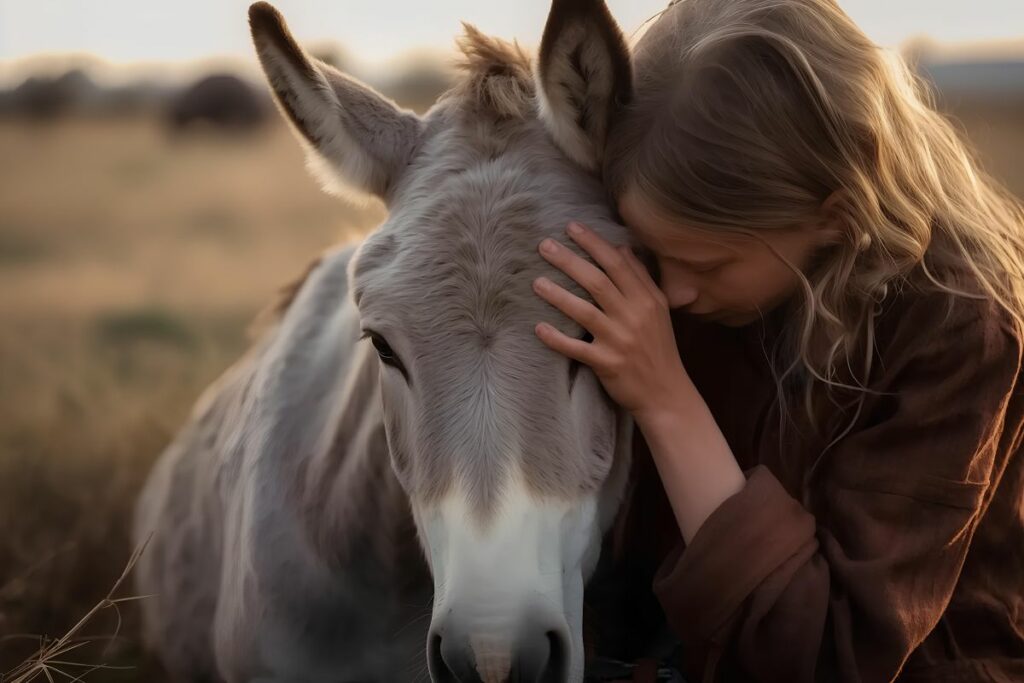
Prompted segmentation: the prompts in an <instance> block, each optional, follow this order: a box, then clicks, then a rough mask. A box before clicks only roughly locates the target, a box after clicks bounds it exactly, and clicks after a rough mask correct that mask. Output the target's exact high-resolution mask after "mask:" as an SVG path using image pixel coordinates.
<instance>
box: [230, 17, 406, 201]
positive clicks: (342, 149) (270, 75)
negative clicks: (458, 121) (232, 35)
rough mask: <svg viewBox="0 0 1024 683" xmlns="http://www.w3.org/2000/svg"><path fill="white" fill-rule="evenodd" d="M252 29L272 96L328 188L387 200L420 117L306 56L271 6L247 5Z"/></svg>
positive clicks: (257, 52)
mask: <svg viewBox="0 0 1024 683" xmlns="http://www.w3.org/2000/svg"><path fill="white" fill-rule="evenodd" d="M249 28H250V30H251V31H252V40H253V43H254V44H255V46H256V54H257V55H258V56H259V60H260V65H261V66H262V67H263V72H264V73H265V74H266V76H267V80H268V81H269V82H270V88H271V90H272V91H273V93H274V99H275V100H276V101H277V104H278V106H279V107H280V109H281V111H282V112H283V113H284V114H285V116H286V117H287V118H288V120H289V121H290V122H291V123H292V125H293V126H294V127H295V130H296V131H298V133H299V135H300V136H301V139H302V140H303V141H304V142H305V143H306V146H307V148H308V150H309V151H310V154H309V160H310V165H311V167H312V168H313V170H314V172H315V173H316V174H317V175H318V176H320V178H321V180H323V181H324V183H325V186H327V188H328V189H330V190H336V191H340V192H344V191H345V190H352V191H355V193H356V194H357V195H358V194H363V195H365V194H371V195H375V196H377V197H380V198H381V199H383V200H385V201H387V200H388V199H389V197H390V194H391V191H392V189H393V188H394V187H395V185H396V181H397V180H398V178H399V177H400V175H401V173H402V171H403V169H404V168H405V167H406V165H407V164H408V162H409V160H410V159H411V158H412V155H413V153H414V152H415V150H416V147H417V145H418V143H419V139H420V135H421V132H422V129H423V123H422V121H421V119H420V118H419V117H418V116H416V115H415V114H414V113H412V112H410V111H408V110H404V109H400V108H399V107H398V106H397V105H396V104H395V103H394V102H393V101H391V100H389V99H387V98H385V97H384V96H383V95H381V94H380V93H378V92H376V91H375V90H373V89H372V88H370V87H369V86H367V85H364V84H362V83H360V82H358V81H356V80H355V79H353V78H351V77H349V76H346V75H345V74H343V73H341V72H340V71H338V70H337V69H335V68H334V67H332V66H330V65H328V64H325V63H323V62H321V61H319V60H317V59H314V58H313V57H310V56H309V55H308V54H306V52H305V51H304V50H303V49H302V48H301V47H299V45H298V43H296V42H295V39H294V38H293V37H292V35H291V33H290V32H289V31H288V27H287V25H286V24H285V22H284V18H283V17H282V16H281V14H280V13H279V12H278V11H277V10H276V9H275V8H274V7H273V6H271V5H270V4H269V3H266V2H257V3H255V4H253V5H252V6H250V7H249Z"/></svg>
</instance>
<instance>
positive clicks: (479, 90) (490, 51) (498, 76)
mask: <svg viewBox="0 0 1024 683" xmlns="http://www.w3.org/2000/svg"><path fill="white" fill-rule="evenodd" d="M462 26H463V30H464V33H463V35H462V36H460V37H459V38H458V39H456V44H457V45H458V48H459V52H460V53H461V55H462V57H461V59H459V60H458V62H456V66H457V68H458V70H459V71H460V72H461V78H460V79H459V80H458V81H457V82H456V84H455V86H454V87H453V88H452V89H451V91H449V94H453V95H455V96H457V97H459V98H461V99H462V100H463V102H464V103H465V104H468V105H471V106H474V108H476V109H478V110H481V111H490V112H492V113H495V114H497V115H499V116H508V117H517V118H525V117H526V116H529V115H530V113H531V112H532V111H533V94H534V81H533V61H532V60H531V58H530V56H529V55H528V54H527V53H526V52H525V51H524V50H523V48H522V47H520V45H519V43H517V42H511V43H510V42H508V41H505V40H502V39H500V38H495V37H493V36H488V35H486V34H484V33H482V32H481V31H480V30H479V29H477V28H476V27H475V26H473V25H472V24H466V23H463V25H462Z"/></svg>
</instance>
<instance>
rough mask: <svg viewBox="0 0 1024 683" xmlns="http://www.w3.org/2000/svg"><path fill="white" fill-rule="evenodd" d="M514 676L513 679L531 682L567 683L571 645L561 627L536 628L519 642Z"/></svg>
mask: <svg viewBox="0 0 1024 683" xmlns="http://www.w3.org/2000/svg"><path fill="white" fill-rule="evenodd" d="M513 671H514V672H515V675H514V676H512V678H511V680H514V681H528V682H529V683H566V681H567V680H568V679H569V647H568V644H567V639H566V637H565V635H564V634H563V633H562V632H561V631H559V630H550V631H547V632H543V631H539V630H538V631H534V632H533V633H531V634H530V635H529V636H527V637H526V638H524V639H522V640H521V641H520V643H519V649H518V652H517V653H516V658H515V665H514V668H513Z"/></svg>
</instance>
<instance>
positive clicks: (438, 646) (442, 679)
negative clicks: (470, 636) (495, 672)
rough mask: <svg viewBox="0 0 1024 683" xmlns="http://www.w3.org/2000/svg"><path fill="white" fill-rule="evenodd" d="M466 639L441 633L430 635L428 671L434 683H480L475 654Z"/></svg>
mask: <svg viewBox="0 0 1024 683" xmlns="http://www.w3.org/2000/svg"><path fill="white" fill-rule="evenodd" d="M463 640H464V639H461V638H458V637H453V635H452V634H451V633H448V634H446V635H443V636H442V633H441V631H437V632H434V633H431V634H430V644H429V645H428V647H427V669H428V670H429V671H430V679H431V680H432V681H433V683H480V676H479V675H478V674H477V672H476V668H475V667H474V664H473V661H474V660H473V653H472V651H471V650H470V649H469V645H468V643H467V642H462V641H463Z"/></svg>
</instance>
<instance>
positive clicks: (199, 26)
mask: <svg viewBox="0 0 1024 683" xmlns="http://www.w3.org/2000/svg"><path fill="white" fill-rule="evenodd" d="M840 1H841V2H842V4H843V6H844V8H845V9H846V11H847V12H849V14H850V15H851V16H852V17H853V18H854V19H855V20H856V21H857V22H859V23H860V24H861V26H862V27H863V28H864V29H865V31H866V32H867V33H868V35H869V36H871V37H872V38H873V39H874V40H875V41H877V42H879V43H881V44H883V45H888V46H896V45H898V44H899V43H901V42H902V41H903V40H905V39H906V38H909V37H911V36H918V35H922V34H926V35H929V36H931V37H932V38H935V39H936V40H938V41H941V42H954V43H956V42H965V41H981V40H994V39H1017V38H1022V37H1024V0H969V1H964V0H960V1H958V2H952V1H949V0H845V2H844V1H843V0H840ZM248 4H249V2H248V0H0V60H11V59H16V58H19V57H25V56H29V55H34V54H37V53H43V52H91V53H94V54H96V55H99V56H100V57H102V58H104V59H106V60H109V61H111V62H115V63H130V62H139V61H146V62H149V61H184V60H192V59H196V58H202V57H208V56H213V55H217V56H228V57H243V58H248V57H250V56H251V47H250V45H249V37H248V32H247V27H246V7H247V6H248ZM275 4H276V5H277V7H278V8H279V9H280V10H281V11H282V13H283V14H284V15H285V17H286V18H287V19H288V21H289V24H290V25H291V26H292V29H293V31H294V32H295V34H296V35H297V36H298V37H299V39H300V40H301V41H303V42H306V43H317V42H321V43H322V42H325V41H336V42H338V43H339V44H341V45H342V46H343V47H344V48H345V50H347V51H348V52H349V53H351V54H352V55H354V56H355V57H357V58H358V59H360V60H363V61H366V62H370V63H372V62H375V61H381V60H384V59H387V58H389V57H393V56H395V55H397V54H400V53H402V52H405V51H407V50H409V49H411V48H422V47H427V48H438V49H447V48H449V47H450V46H451V45H452V39H453V37H454V36H455V35H456V34H457V33H459V31H460V27H459V21H460V20H466V21H469V22H471V23H474V24H476V25H477V26H478V27H479V28H481V29H482V30H484V31H486V32H488V33H493V34H495V35H500V36H502V37H505V38H518V39H519V40H520V42H522V43H524V44H526V45H536V43H538V42H539V40H540V34H541V31H542V29H543V26H544V19H545V17H546V16H547V12H548V8H549V7H550V0H505V1H503V2H496V1H488V0H419V1H416V2H414V1H412V0H277V1H276V3H275ZM608 4H609V6H610V7H611V10H612V12H613V13H614V14H615V16H616V17H617V18H618V20H619V22H620V23H621V24H622V26H623V28H624V29H626V31H627V32H629V31H632V30H634V29H635V28H637V27H638V26H639V25H640V24H641V22H642V21H643V20H644V19H646V18H647V17H649V16H650V15H652V14H654V13H655V12H657V11H659V10H660V9H661V8H662V7H664V5H665V4H666V3H665V0H609V2H608Z"/></svg>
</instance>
